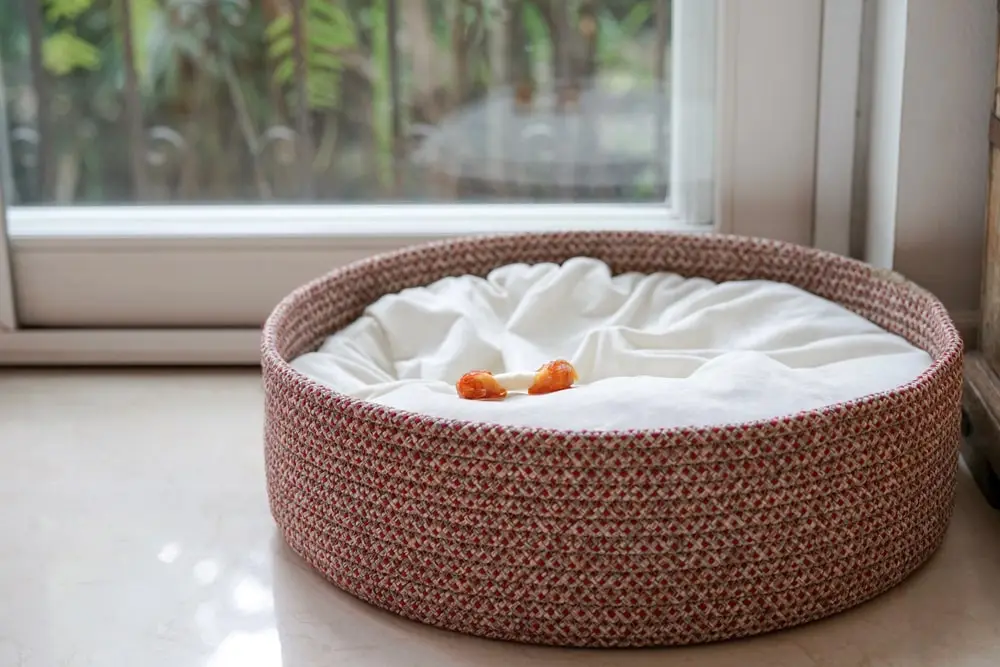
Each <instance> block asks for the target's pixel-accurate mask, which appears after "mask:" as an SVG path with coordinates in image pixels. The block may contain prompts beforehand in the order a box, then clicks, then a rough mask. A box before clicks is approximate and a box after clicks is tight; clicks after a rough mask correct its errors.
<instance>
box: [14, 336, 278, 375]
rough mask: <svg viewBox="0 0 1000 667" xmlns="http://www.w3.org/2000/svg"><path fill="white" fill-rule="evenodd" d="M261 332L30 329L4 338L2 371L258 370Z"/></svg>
mask: <svg viewBox="0 0 1000 667" xmlns="http://www.w3.org/2000/svg"><path fill="white" fill-rule="evenodd" d="M259 362H260V331H259V330H258V329H36V330H32V329H28V330H23V331H15V332H4V333H0V365H2V366H133V365H134V366H255V365H257V364H258V363H259Z"/></svg>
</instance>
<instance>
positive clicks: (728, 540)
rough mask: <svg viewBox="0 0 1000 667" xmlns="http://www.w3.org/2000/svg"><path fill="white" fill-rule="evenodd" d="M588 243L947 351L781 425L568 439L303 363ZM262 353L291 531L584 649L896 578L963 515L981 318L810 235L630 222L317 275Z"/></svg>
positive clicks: (723, 625)
mask: <svg viewBox="0 0 1000 667" xmlns="http://www.w3.org/2000/svg"><path fill="white" fill-rule="evenodd" d="M576 256H589V257H596V258H598V259H601V260H603V261H605V262H607V263H608V264H609V265H610V266H611V267H612V270H614V271H615V272H625V271H638V272H643V273H651V272H655V271H673V272H677V273H680V274H682V275H687V276H695V275H697V276H703V277H706V278H710V279H712V280H716V281H725V280H740V279H749V278H760V279H768V280H775V281H782V282H787V283H791V284H793V285H797V286H798V287H801V288H804V289H806V290H808V291H810V292H813V293H815V294H817V295H819V296H822V297H825V298H827V299H830V300H832V301H836V302H839V303H841V304H842V305H844V306H846V307H847V308H850V309H851V310H853V311H854V312H856V313H858V314H860V315H862V316H864V317H867V318H868V319H869V320H871V321H873V322H875V323H877V324H879V325H880V326H882V327H884V328H885V329H887V330H889V331H892V332H894V333H897V334H900V335H902V336H903V337H905V338H907V339H908V340H910V341H911V342H912V343H914V344H915V345H918V346H919V347H921V348H923V349H925V350H927V351H928V352H929V353H930V355H931V357H932V359H933V364H932V366H931V367H930V368H929V369H928V370H927V371H926V372H925V373H924V374H923V375H921V376H920V377H919V378H918V379H917V380H915V381H914V382H912V383H910V384H908V385H906V386H902V387H899V388H898V389H896V390H894V391H892V392H887V393H883V394H878V395H873V396H868V397H865V398H862V399H859V400H856V401H852V402H849V403H842V404H838V405H833V406H830V407H828V408H825V409H822V410H817V411H812V412H804V413H800V414H797V415H794V416H789V417H785V418H781V419H773V420H769V421H761V422H755V423H744V424H728V423H727V421H726V415H724V414H720V415H719V424H720V425H719V426H717V427H712V428H684V429H672V430H661V431H629V432H562V431H559V432H557V431H546V430H538V429H530V428H509V427H501V426H496V425H491V424H481V423H461V422H452V421H446V420H440V419H433V418H428V417H423V416H421V415H417V414H412V413H406V412H402V411H399V410H395V409H392V408H387V407H383V406H379V405H375V404H371V403H366V402H362V401H359V400H356V399H352V398H348V397H346V396H342V395H339V394H337V393H335V392H333V391H331V390H330V389H328V388H326V387H324V386H321V385H319V384H317V383H315V382H313V381H311V380H309V379H308V378H306V377H305V376H303V375H301V374H299V373H298V372H296V371H294V370H292V369H291V368H290V367H289V365H288V363H287V361H288V360H289V359H291V358H293V357H295V356H297V355H299V354H301V353H303V352H306V351H308V350H312V349H315V348H316V347H317V346H318V345H319V344H320V342H321V341H322V339H323V338H324V337H325V336H327V335H329V334H330V333H331V332H333V331H335V330H338V329H340V328H342V327H343V326H345V325H346V324H348V323H349V322H351V321H353V320H355V319H356V318H357V317H358V316H359V315H360V314H361V313H362V310H363V309H364V308H365V306H367V305H368V304H370V303H372V302H373V301H375V300H376V299H378V298H379V297H380V296H382V295H384V294H388V293H392V292H398V291H399V290H402V289H404V288H407V287H413V286H419V285H425V284H428V283H431V282H433V281H435V280H437V279H440V278H443V277H446V276H455V275H462V274H474V275H485V274H486V273H487V272H488V271H490V270H492V269H494V268H496V267H498V266H502V265H505V264H511V263H515V262H525V263H538V262H563V261H565V260H567V259H570V258H572V257H576ZM262 352H263V375H264V384H265V390H266V425H265V455H266V462H267V485H268V493H269V498H270V504H271V511H272V513H273V515H274V518H275V520H276V521H277V524H278V526H279V527H280V529H281V531H282V533H283V535H284V538H285V539H286V540H287V542H288V544H289V545H290V546H291V548H292V549H294V550H295V551H296V552H297V553H298V554H300V555H301V556H302V558H304V559H305V560H306V561H307V562H308V563H309V564H310V565H312V566H313V567H315V568H316V569H317V570H319V571H320V572H322V573H323V574H324V575H325V576H326V577H327V578H328V579H329V580H330V581H331V582H333V583H334V584H336V585H337V586H339V587H340V588H342V589H344V590H346V591H348V592H350V593H352V594H354V595H356V596H357V597H359V598H361V599H363V600H366V601H368V602H370V603H372V604H374V605H377V606H379V607H382V608H384V609H387V610H390V611H392V612H395V613H397V614H401V615H403V616H406V617H409V618H411V619H415V620H417V621H422V622H424V623H429V624H432V625H436V626H439V627H442V628H447V629H451V630H457V631H460V632H466V633H472V634H477V635H483V636H486V637H493V638H498V639H506V640H516V641H523V642H532V643H544V644H559V645H574V646H647V645H667V644H686V643H693V642H705V641H711V640H718V639H724V638H731V637H738V636H745V635H751V634H756V633H760V632H766V631H769V630H775V629H778V628H783V627H787V626H791V625H795V624H799V623H804V622H806V621H810V620H813V619H817V618H820V617H823V616H827V615H829V614H832V613H835V612H838V611H840V610H843V609H846V608H848V607H851V606H853V605H856V604H858V603H860V602H862V601H864V600H867V599H869V598H871V597H874V596H875V595H878V594H879V593H882V592H883V591H885V590H887V589H889V588H891V587H892V586H894V585H896V584H897V583H899V582H900V581H901V580H902V579H904V578H905V577H906V576H907V575H908V574H909V573H911V572H912V571H913V570H914V569H916V568H917V567H918V566H919V565H920V564H921V563H923V562H924V561H925V560H926V559H927V558H928V557H930V555H931V554H932V553H933V552H934V550H935V549H936V548H937V547H938V545H939V544H940V542H941V540H942V538H943V536H944V533H945V530H946V528H947V525H948V521H949V519H950V517H951V512H952V503H953V496H954V485H955V471H956V465H957V455H958V442H959V428H960V425H959V424H960V395H961V389H962V343H961V339H960V338H959V335H958V332H957V331H956V329H955V327H954V326H953V324H952V322H951V320H950V319H949V317H948V315H947V312H946V311H945V309H944V307H943V306H942V305H941V304H940V303H939V302H938V300H937V299H935V298H934V297H933V296H932V295H930V294H929V293H927V292H926V291H924V290H922V289H920V288H919V287H917V286H916V285H913V284H912V283H909V282H906V281H905V280H903V279H902V278H900V277H899V276H898V275H896V274H893V273H890V272H885V271H880V270H877V269H874V268H872V267H869V266H867V265H865V264H862V263H859V262H855V261H852V260H848V259H844V258H841V257H837V256H834V255H830V254H827V253H823V252H819V251H815V250H811V249H806V248H801V247H798V246H793V245H788V244H782V243H777V242H771V241H763V240H758V239H748V238H737V237H728V236H718V235H704V236H701V235H698V236H688V235H681V234H670V233H624V232H598V233H551V234H524V235H511V236H495V237H482V238H476V239H461V240H457V241H449V242H445V243H439V244H433V245H425V246H419V247H415V248H412V249H407V250H403V251H400V252H395V253H391V254H387V255H382V256H378V257H374V258H372V259H369V260H366V261H363V262H360V263H357V264H354V265H351V266H349V267H346V268H344V269H340V270H337V271H334V272H333V273H330V274H329V275H327V276H325V277H323V278H320V279H318V280H316V281H314V282H312V283H310V284H308V285H306V286H304V287H302V288H300V289H299V290H297V291H296V292H294V293H293V294H292V295H290V296H289V297H288V298H286V299H285V300H284V301H283V302H282V303H281V304H280V305H279V306H278V307H277V308H276V309H275V311H274V313H273V314H272V315H271V317H270V318H269V319H268V321H267V324H266V325H265V328H264V336H263V344H262ZM663 409H664V410H669V409H670V406H669V405H664V406H663Z"/></svg>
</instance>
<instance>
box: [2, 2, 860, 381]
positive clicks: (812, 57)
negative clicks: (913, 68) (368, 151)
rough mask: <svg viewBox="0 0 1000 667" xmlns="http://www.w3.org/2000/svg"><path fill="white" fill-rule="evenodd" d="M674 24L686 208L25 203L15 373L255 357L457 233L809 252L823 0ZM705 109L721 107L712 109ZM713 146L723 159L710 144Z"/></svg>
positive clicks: (13, 259) (13, 234) (13, 342)
mask: <svg viewBox="0 0 1000 667" xmlns="http://www.w3.org/2000/svg"><path fill="white" fill-rule="evenodd" d="M832 1H833V2H854V1H857V2H860V1H861V0H832ZM825 4H826V5H827V6H829V5H830V4H831V0H826V3H825ZM716 12H717V17H716V18H717V21H714V20H712V19H713V16H712V15H713V14H715V13H716ZM674 19H675V21H676V28H675V39H676V40H677V41H676V42H675V45H674V48H675V50H676V57H677V59H678V61H679V62H680V63H681V64H682V65H683V64H684V63H688V66H687V68H686V69H683V70H682V71H679V72H678V74H679V75H675V76H674V77H673V79H672V80H673V85H674V86H675V95H679V96H680V99H681V100H685V101H686V103H682V104H678V105H677V106H676V108H675V113H674V114H673V118H674V119H675V121H676V122H677V123H678V126H677V127H684V128H685V131H683V132H681V133H680V134H679V135H678V137H679V140H678V141H677V142H675V143H674V144H673V155H672V158H673V159H672V162H671V169H677V168H679V169H680V170H681V171H680V172H673V176H672V179H673V181H674V183H673V187H676V188H677V192H678V193H679V194H678V195H677V206H675V208H674V209H673V210H671V209H670V208H668V207H667V206H665V205H655V204H653V205H591V204H579V205H570V204H539V205H500V206H497V205H466V204H456V205H450V204H448V205H433V206H402V205H385V206H305V205H304V206H291V207H278V206H274V207H271V206H212V207H194V206H191V207H158V206H129V207H61V208H31V209H28V208H17V207H14V208H12V209H11V211H10V213H9V220H8V226H9V230H8V231H9V239H10V243H9V245H10V257H5V256H4V255H2V254H0V305H2V304H5V303H9V304H10V305H9V306H8V310H9V311H10V319H11V321H13V317H12V313H13V306H14V304H15V303H16V306H17V314H18V318H19V323H20V325H21V328H20V329H16V330H15V331H13V332H7V333H0V364H2V363H19V364H67V363H79V364H86V363H94V364H103V363H154V364H156V363H162V364H180V363H205V364H217V363H233V364H243V363H245V364H253V363H256V362H257V360H258V345H257V344H258V328H259V325H260V322H261V321H262V320H263V318H264V316H266V314H267V312H268V311H269V310H270V308H271V307H272V306H273V305H274V303H276V301H277V300H278V299H279V298H280V297H281V296H282V295H283V294H284V293H286V292H287V291H288V290H290V289H291V288H292V287H294V286H295V285H297V284H300V283H301V282H303V281H304V280H307V279H309V278H311V277H314V276H315V275H318V274H321V273H323V272H326V271H328V270H330V269H331V268H333V267H335V266H337V265H340V264H343V263H346V262H349V261H352V260H355V259H359V258H361V257H364V256H367V255H370V254H372V253H374V252H379V251H384V250H387V249H391V248H395V247H401V246H403V245H407V244H410V243H414V242H419V241H425V240H433V239H438V238H443V237H447V236H451V235H455V234H467V233H476V232H496V231H517V230H521V229H523V230H539V229H557V228H558V229H580V228H607V227H612V226H614V227H619V228H630V229H680V230H687V231H711V230H713V229H714V230H717V231H721V232H728V233H738V234H752V235H758V236H767V237H771V238H779V239H784V240H789V241H794V242H799V243H805V244H811V243H812V242H813V237H814V229H813V220H814V217H815V206H816V184H817V181H816V174H817V142H818V132H819V116H820V113H819V110H820V71H821V58H820V56H821V47H820V44H821V41H824V42H827V43H829V41H828V40H829V36H828V35H827V34H826V32H825V28H824V0H715V1H711V0H676V5H675V8H674ZM712 25H714V26H715V27H714V30H715V31H716V35H717V39H716V40H714V41H715V43H716V46H717V49H716V50H714V51H707V50H706V49H705V48H704V45H705V43H706V40H704V39H697V37H698V36H699V35H700V34H701V35H703V34H704V33H703V32H702V33H699V32H698V31H699V30H702V31H703V30H705V29H707V28H706V26H712ZM821 36H822V37H823V39H822V40H821ZM706 69H708V70H709V71H711V70H714V71H715V74H716V76H715V77H707V76H706ZM706 81H707V82H709V83H708V84H706ZM708 100H711V101H712V106H713V107H714V113H710V114H706V113H704V112H703V111H702V110H703V109H704V106H703V105H704V104H705V103H706V101H708ZM706 118H714V120H715V123H714V126H712V127H709V126H708V124H707V123H706V122H704V121H705V119H706ZM699 121H700V122H699ZM707 136H711V137H714V144H715V149H714V150H713V151H705V150H704V146H705V144H706V141H705V139H706V137H707ZM709 184H711V185H709ZM710 208H712V209H714V224H707V223H709V221H710V219H711V216H708V215H706V211H708V210H709V209H710ZM11 272H12V273H13V279H11V278H10V277H8V278H7V279H6V280H5V279H4V276H6V275H8V274H9V273H11ZM2 312H3V311H2V310H0V317H2ZM0 323H2V320H0Z"/></svg>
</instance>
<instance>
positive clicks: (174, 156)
mask: <svg viewBox="0 0 1000 667" xmlns="http://www.w3.org/2000/svg"><path fill="white" fill-rule="evenodd" d="M669 24H670V16H669V0H640V1H637V0H603V1H601V0H4V1H3V2H0V65H2V67H3V71H2V76H3V84H4V85H3V86H2V91H3V95H4V97H3V100H2V104H0V112H2V113H3V116H0V120H3V121H4V123H5V125H6V128H7V132H6V133H5V134H4V136H3V143H0V149H2V151H0V153H2V155H3V157H4V160H3V164H0V168H2V169H3V170H4V172H5V179H6V183H7V185H8V186H9V187H11V188H12V189H13V197H14V198H15V200H16V201H17V202H18V203H21V204H38V203H46V204H51V203H59V204H66V203H119V202H219V201H224V202H232V201H303V200H307V201H316V200H319V201H330V202H362V201H375V200H377V201H384V200H407V201H441V200H445V201H450V200H455V199H464V200H497V199H525V198H532V199H539V198H540V199H553V200H566V199H627V200H644V199H654V198H662V197H663V196H665V187H666V186H665V165H664V164H663V158H662V156H663V155H665V154H667V153H668V151H667V150H666V142H667V141H668V137H667V136H666V134H667V131H666V128H667V126H668V124H669V123H668V121H667V119H668V118H669V105H668V104H667V100H666V91H667V90H669V86H668V85H667V79H668V77H669V72H668V69H669V68H668V63H669V39H668V35H669Z"/></svg>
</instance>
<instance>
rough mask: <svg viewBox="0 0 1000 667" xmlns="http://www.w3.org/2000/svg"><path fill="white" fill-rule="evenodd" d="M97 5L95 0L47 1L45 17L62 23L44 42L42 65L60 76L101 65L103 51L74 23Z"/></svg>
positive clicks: (54, 22) (93, 68)
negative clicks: (87, 38)
mask: <svg viewBox="0 0 1000 667" xmlns="http://www.w3.org/2000/svg"><path fill="white" fill-rule="evenodd" d="M93 5H94V0H46V1H45V4H44V10H45V20H46V21H48V22H49V23H50V24H59V25H61V27H59V28H58V29H57V30H55V31H54V32H52V33H51V34H49V35H48V36H47V37H46V38H45V41H44V42H42V64H43V65H44V66H45V69H46V70H48V71H49V72H50V73H52V74H55V75H56V76H65V75H67V74H69V73H71V72H73V71H75V70H78V69H79V70H88V71H95V70H97V69H99V68H100V66H101V51H100V49H99V48H98V47H97V46H95V45H94V44H91V43H90V42H89V41H87V40H86V39H84V38H82V37H80V36H79V35H78V34H77V32H76V26H75V25H74V22H75V21H76V19H78V18H79V17H81V16H82V15H83V14H85V13H86V12H87V11H88V10H90V9H91V8H92V7H93Z"/></svg>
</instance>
